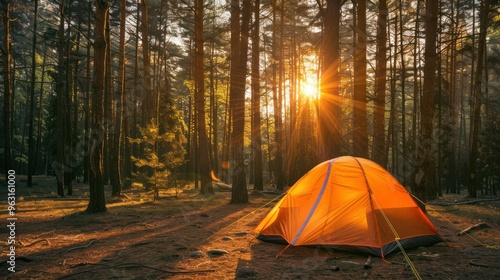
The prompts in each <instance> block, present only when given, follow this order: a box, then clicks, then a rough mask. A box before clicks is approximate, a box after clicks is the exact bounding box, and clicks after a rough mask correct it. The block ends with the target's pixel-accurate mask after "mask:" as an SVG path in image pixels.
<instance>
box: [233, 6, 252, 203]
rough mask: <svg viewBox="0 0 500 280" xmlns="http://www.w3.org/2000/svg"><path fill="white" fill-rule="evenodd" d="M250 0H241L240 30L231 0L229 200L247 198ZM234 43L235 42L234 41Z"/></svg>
mask: <svg viewBox="0 0 500 280" xmlns="http://www.w3.org/2000/svg"><path fill="white" fill-rule="evenodd" d="M250 8H251V5H250V2H249V0H244V1H243V9H242V20H241V22H242V24H241V33H240V7H239V1H238V0H232V1H231V58H232V60H233V59H234V60H235V63H234V64H233V61H231V85H230V87H231V97H230V98H231V111H232V116H233V129H232V131H233V133H232V134H231V144H232V151H233V180H232V184H233V188H232V193H231V203H245V202H248V193H247V185H246V176H245V161H244V157H243V152H244V143H243V134H244V124H245V77H246V62H247V59H246V57H247V50H248V34H249V24H250V22H249V21H250ZM233 44H234V45H233Z"/></svg>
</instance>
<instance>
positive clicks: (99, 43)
mask: <svg viewBox="0 0 500 280" xmlns="http://www.w3.org/2000/svg"><path fill="white" fill-rule="evenodd" d="M108 16H109V0H96V11H95V18H96V21H95V29H94V34H95V39H94V77H93V81H92V134H91V151H90V200H89V204H88V206H87V210H86V211H87V212H88V213H98V212H104V211H106V201H105V197H104V182H103V174H102V172H103V170H102V168H103V167H102V159H103V158H102V156H103V155H102V152H103V137H104V99H103V97H104V86H105V81H104V79H105V72H106V71H105V70H106V69H105V66H106V48H107V46H108V45H107V42H106V34H105V33H106V32H105V26H106V22H107V17H108Z"/></svg>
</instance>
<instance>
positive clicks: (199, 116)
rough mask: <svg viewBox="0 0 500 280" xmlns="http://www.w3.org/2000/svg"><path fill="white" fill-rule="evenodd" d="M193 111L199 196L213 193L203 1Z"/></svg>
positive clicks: (198, 20)
mask: <svg viewBox="0 0 500 280" xmlns="http://www.w3.org/2000/svg"><path fill="white" fill-rule="evenodd" d="M194 10H195V27H194V33H195V35H194V36H195V41H194V48H195V91H196V92H195V103H194V106H195V108H196V109H195V110H196V122H197V124H196V127H197V129H198V145H199V146H198V152H199V153H198V155H199V160H198V164H199V166H198V167H199V171H200V179H201V188H200V193H201V194H209V193H213V192H214V191H213V188H212V179H211V177H210V171H211V167H210V156H209V152H208V145H209V143H208V137H207V124H206V120H205V73H204V67H203V63H204V62H203V59H204V50H203V41H204V40H203V18H204V9H203V0H196V1H195V8H194Z"/></svg>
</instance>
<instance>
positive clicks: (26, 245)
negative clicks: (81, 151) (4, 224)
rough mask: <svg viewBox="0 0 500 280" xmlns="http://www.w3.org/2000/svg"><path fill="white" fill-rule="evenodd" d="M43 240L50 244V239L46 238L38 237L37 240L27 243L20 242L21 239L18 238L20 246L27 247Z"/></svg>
mask: <svg viewBox="0 0 500 280" xmlns="http://www.w3.org/2000/svg"><path fill="white" fill-rule="evenodd" d="M44 241H45V242H46V243H47V246H50V241H49V240H48V239H47V238H44V239H39V240H36V241H33V242H31V243H29V244H24V242H22V241H21V240H19V244H21V246H23V247H25V248H27V247H30V246H33V245H35V244H37V243H40V242H44Z"/></svg>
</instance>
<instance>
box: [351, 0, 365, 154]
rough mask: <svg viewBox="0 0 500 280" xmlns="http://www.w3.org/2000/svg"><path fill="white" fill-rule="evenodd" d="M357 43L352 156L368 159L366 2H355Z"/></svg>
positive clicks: (360, 0)
mask: <svg viewBox="0 0 500 280" xmlns="http://www.w3.org/2000/svg"><path fill="white" fill-rule="evenodd" d="M357 5H358V7H357V12H356V13H357V24H356V26H357V32H356V34H357V41H356V47H355V49H356V55H355V57H354V97H353V99H354V100H353V103H354V104H353V118H354V123H353V129H354V139H353V154H354V155H356V156H360V157H365V158H366V157H368V132H367V125H366V0H357Z"/></svg>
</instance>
